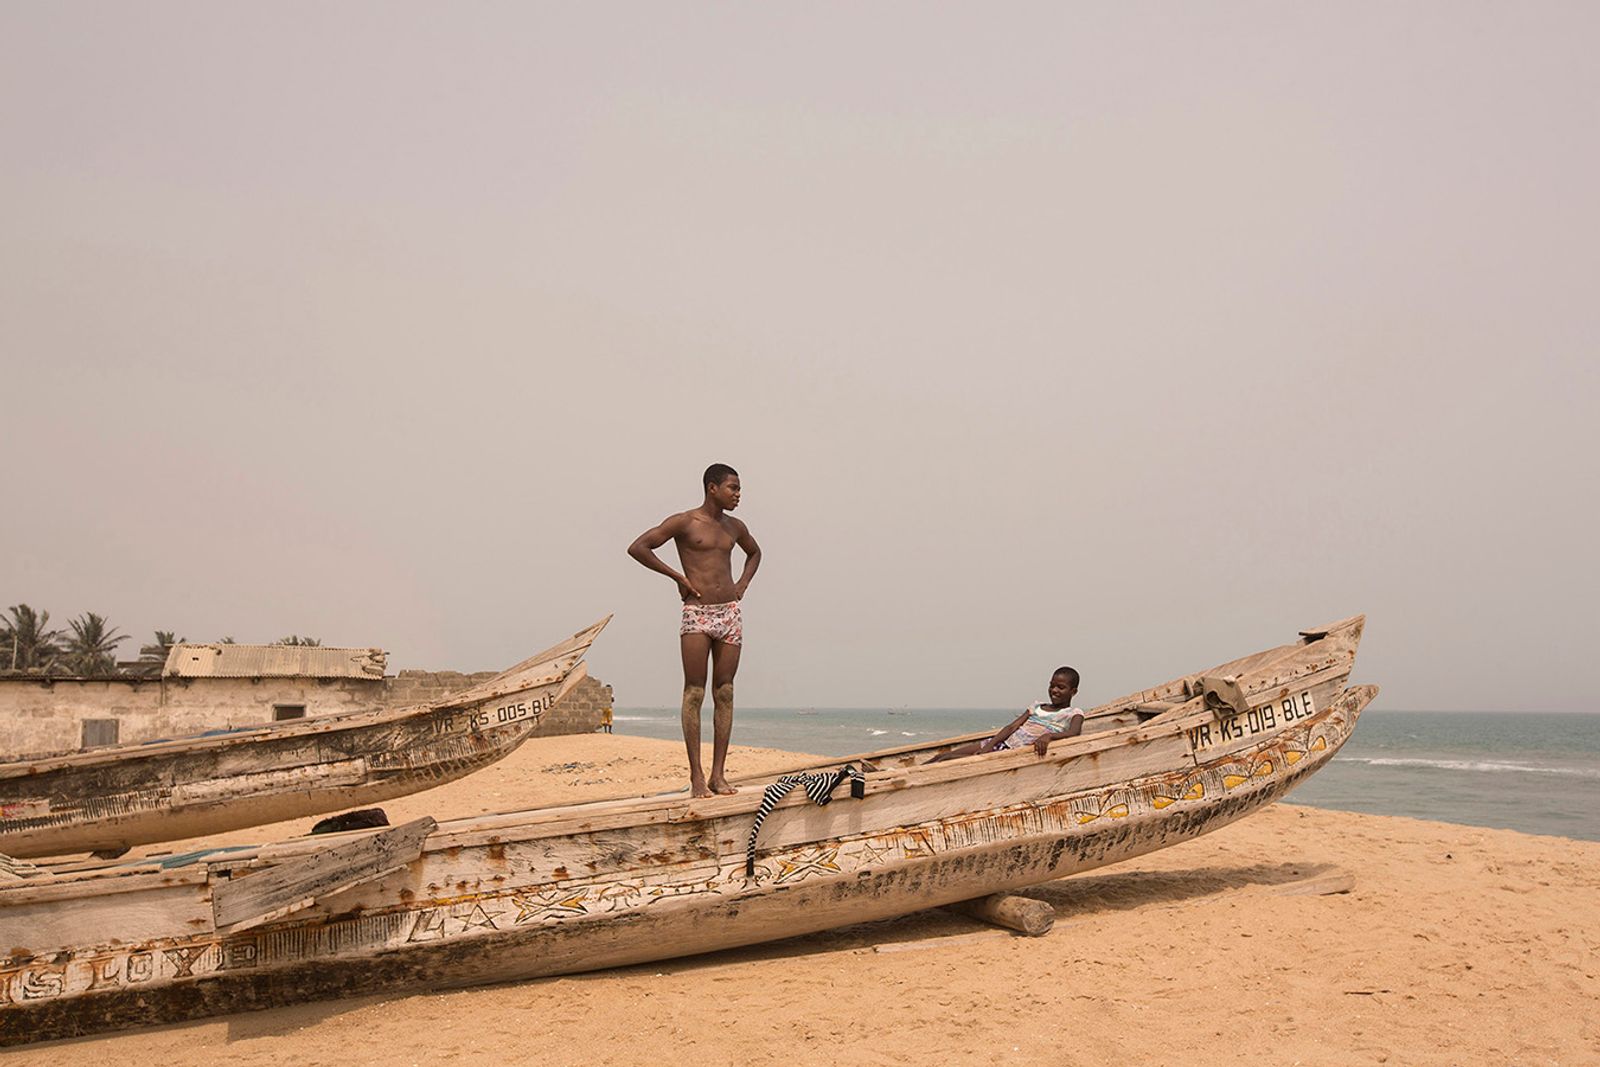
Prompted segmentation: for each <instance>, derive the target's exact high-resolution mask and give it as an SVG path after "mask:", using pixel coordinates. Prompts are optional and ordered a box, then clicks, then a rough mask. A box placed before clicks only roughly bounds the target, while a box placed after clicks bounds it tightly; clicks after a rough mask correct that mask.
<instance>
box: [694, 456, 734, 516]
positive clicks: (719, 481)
mask: <svg viewBox="0 0 1600 1067" xmlns="http://www.w3.org/2000/svg"><path fill="white" fill-rule="evenodd" d="M700 481H701V482H702V483H704V484H705V487H706V498H707V499H708V500H713V501H715V502H716V504H717V506H718V507H720V508H721V509H722V510H723V511H732V510H733V509H734V508H736V507H738V506H739V472H738V471H736V470H734V469H733V468H732V467H730V466H728V465H727V464H726V463H713V464H712V465H711V466H709V467H707V468H706V472H705V474H703V475H701V476H700Z"/></svg>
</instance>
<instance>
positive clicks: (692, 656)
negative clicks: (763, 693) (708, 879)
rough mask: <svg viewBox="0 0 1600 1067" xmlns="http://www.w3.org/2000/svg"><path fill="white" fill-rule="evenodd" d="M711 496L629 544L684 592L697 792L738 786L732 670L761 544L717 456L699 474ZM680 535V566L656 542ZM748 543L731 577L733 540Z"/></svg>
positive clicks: (688, 733)
mask: <svg viewBox="0 0 1600 1067" xmlns="http://www.w3.org/2000/svg"><path fill="white" fill-rule="evenodd" d="M700 480H701V483H702V485H703V486H704V488H705V500H704V501H703V502H702V503H701V504H700V506H699V507H697V508H695V509H693V510H692V511H680V512H678V514H676V515H669V516H668V517H667V518H666V519H664V520H662V522H661V525H659V526H654V527H652V528H650V529H648V530H646V531H645V532H644V533H642V534H640V535H639V536H638V538H636V539H635V540H634V542H633V544H631V545H629V546H628V555H630V556H632V557H633V558H634V559H636V560H638V561H639V562H640V563H642V564H644V565H645V566H646V567H649V568H650V569H651V570H653V571H656V572H657V573H659V574H665V575H666V576H667V577H668V578H671V579H672V580H673V581H675V582H677V583H678V595H679V597H681V598H682V600H683V621H682V624H681V625H680V626H679V627H678V644H679V647H680V649H681V650H682V652H683V742H684V745H685V746H687V748H688V750H689V791H690V793H691V794H693V795H694V796H697V797H708V796H711V795H712V794H713V793H736V792H738V790H737V789H735V788H734V787H733V786H731V785H729V784H728V775H727V770H726V768H725V767H724V763H725V762H726V760H727V758H728V740H729V738H730V737H732V736H733V676H734V674H735V673H737V672H738V670H739V649H740V648H741V647H742V646H743V644H744V616H743V612H742V609H741V608H740V606H739V601H741V600H743V599H744V593H745V590H746V589H748V588H749V587H750V579H752V578H754V577H755V576H756V568H757V567H759V566H760V565H761V546H760V545H757V544H756V539H755V538H754V537H751V536H750V529H749V527H747V526H745V524H744V523H742V522H740V521H739V520H738V519H736V518H734V517H733V516H732V515H729V514H728V512H730V511H732V510H733V509H734V508H736V507H738V506H739V472H738V471H736V470H734V469H733V468H732V467H730V466H728V465H727V464H726V463H713V464H712V465H711V466H709V467H707V468H706V471H705V474H704V475H703V476H702V477H701V479H700ZM668 541H672V542H674V543H675V544H676V545H677V546H678V560H679V562H680V563H681V565H682V566H683V573H682V574H679V573H678V572H677V571H675V570H673V569H672V568H671V567H669V566H667V565H666V564H665V563H663V562H662V561H661V559H660V557H658V556H657V555H656V552H655V550H656V549H658V548H660V547H661V546H662V545H664V544H666V543H667V542H668ZM734 545H738V546H739V547H740V548H741V549H743V550H744V570H743V571H742V572H741V573H740V575H739V580H738V581H734V579H733V546H734ZM707 658H709V659H710V661H711V687H712V688H711V700H712V706H713V709H714V710H713V714H712V729H713V735H712V746H711V779H710V782H709V783H708V782H707V780H706V776H705V772H704V771H702V770H701V768H700V706H701V705H702V704H703V703H705V698H706V660H707Z"/></svg>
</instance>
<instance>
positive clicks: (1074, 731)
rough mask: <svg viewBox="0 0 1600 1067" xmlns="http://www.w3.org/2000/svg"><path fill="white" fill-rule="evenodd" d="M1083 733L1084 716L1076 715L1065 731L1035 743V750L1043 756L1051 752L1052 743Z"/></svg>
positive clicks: (1049, 735)
mask: <svg viewBox="0 0 1600 1067" xmlns="http://www.w3.org/2000/svg"><path fill="white" fill-rule="evenodd" d="M1081 733H1083V715H1082V714H1078V715H1074V716H1073V717H1072V721H1071V722H1069V723H1067V728H1066V729H1065V730H1057V731H1055V732H1054V733H1048V734H1045V735H1044V736H1043V737H1041V738H1039V739H1038V740H1037V741H1035V742H1034V743H1033V750H1034V751H1035V752H1037V753H1039V755H1041V756H1042V755H1044V754H1045V753H1046V752H1047V751H1049V749H1050V742H1052V741H1060V740H1061V739H1062V738H1065V737H1077V736H1078V735H1079V734H1081Z"/></svg>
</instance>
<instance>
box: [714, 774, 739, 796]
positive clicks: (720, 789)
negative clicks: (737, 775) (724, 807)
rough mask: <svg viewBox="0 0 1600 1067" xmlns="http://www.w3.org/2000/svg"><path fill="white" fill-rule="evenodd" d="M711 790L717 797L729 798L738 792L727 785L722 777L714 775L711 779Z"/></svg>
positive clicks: (726, 780) (725, 779)
mask: <svg viewBox="0 0 1600 1067" xmlns="http://www.w3.org/2000/svg"><path fill="white" fill-rule="evenodd" d="M711 789H712V791H713V792H715V793H716V794H717V795H719V796H724V797H725V796H731V795H733V794H734V793H737V792H738V791H739V790H737V789H735V788H734V787H733V786H731V785H729V784H728V779H727V778H726V777H724V776H723V775H720V774H718V775H714V776H713V777H712V779H711Z"/></svg>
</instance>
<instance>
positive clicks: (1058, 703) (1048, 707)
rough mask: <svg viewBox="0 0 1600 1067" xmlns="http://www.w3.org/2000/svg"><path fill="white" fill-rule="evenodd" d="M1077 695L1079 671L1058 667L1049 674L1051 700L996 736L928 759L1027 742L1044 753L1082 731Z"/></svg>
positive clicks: (1042, 702)
mask: <svg viewBox="0 0 1600 1067" xmlns="http://www.w3.org/2000/svg"><path fill="white" fill-rule="evenodd" d="M1077 695H1078V672H1077V671H1075V670H1073V669H1072V668H1071V667H1057V668H1056V671H1055V673H1054V674H1052V675H1051V676H1050V699H1049V700H1048V701H1040V702H1039V703H1037V704H1034V705H1033V706H1032V707H1030V708H1028V710H1026V711H1024V712H1023V713H1022V714H1021V715H1018V716H1017V717H1016V718H1015V719H1013V720H1011V722H1010V724H1008V725H1007V726H1006V727H1005V728H1004V729H1003V730H1001V731H1000V732H999V733H997V734H995V735H994V736H993V737H991V738H988V739H987V740H984V741H973V742H971V743H970V744H965V745H960V746H958V747H956V748H952V749H951V750H950V751H949V752H941V753H939V754H938V755H937V756H935V757H933V759H931V760H929V761H928V762H929V763H938V762H939V761H941V760H947V759H960V758H961V757H962V756H977V755H981V754H982V753H985V752H998V751H1000V750H1001V749H1010V748H1023V747H1026V746H1027V745H1032V746H1033V750H1034V751H1035V752H1037V753H1039V755H1041V756H1042V755H1044V754H1045V753H1046V752H1047V751H1048V750H1049V748H1050V742H1052V741H1060V740H1061V739H1062V738H1064V737H1077V736H1078V735H1079V734H1080V733H1082V732H1083V712H1082V711H1080V710H1078V709H1077V708H1075V707H1073V706H1072V698H1073V697H1075V696H1077Z"/></svg>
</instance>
